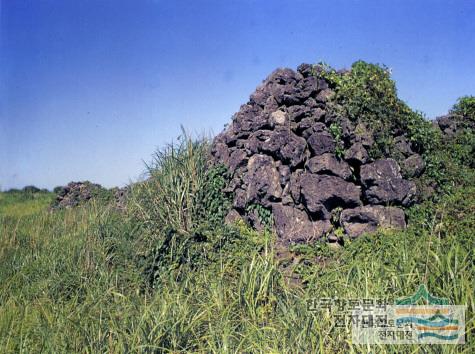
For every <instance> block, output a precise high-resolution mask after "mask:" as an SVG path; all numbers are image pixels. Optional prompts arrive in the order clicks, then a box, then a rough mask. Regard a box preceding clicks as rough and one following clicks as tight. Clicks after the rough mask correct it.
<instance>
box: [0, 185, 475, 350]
mask: <svg viewBox="0 0 475 354" xmlns="http://www.w3.org/2000/svg"><path fill="white" fill-rule="evenodd" d="M0 198H1V199H0V352H2V353H10V352H11V353H13V352H15V353H16V352H55V353H58V352H124V351H132V352H147V351H173V352H177V351H195V352H196V351H198V352H210V351H213V352H327V353H329V352H342V353H343V352H345V353H346V352H351V351H354V352H368V351H369V348H364V347H359V346H355V345H352V344H351V340H350V335H349V333H350V332H349V327H348V328H346V329H339V328H334V327H333V326H332V323H333V319H332V317H331V316H330V315H329V314H326V313H323V314H321V313H313V312H310V311H308V310H307V307H306V301H307V300H308V299H310V298H315V297H317V298H320V297H334V296H337V297H340V298H364V297H375V298H387V297H390V298H395V297H398V296H404V295H408V294H410V293H412V292H413V291H414V290H415V289H416V288H417V287H418V286H419V284H420V283H422V282H426V283H427V284H428V286H429V289H430V291H431V292H432V293H434V294H435V295H438V296H445V297H448V298H450V299H451V300H453V301H454V302H455V303H457V304H466V305H467V308H468V311H467V343H468V344H466V345H464V346H426V347H425V348H424V349H426V351H427V352H436V353H439V352H466V353H471V352H474V351H475V341H474V338H473V334H474V327H475V324H474V315H473V314H474V309H475V298H474V294H473V289H474V285H475V284H474V282H475V267H474V264H475V255H474V250H473V244H474V241H475V237H474V231H475V212H474V205H475V189H474V188H469V189H465V190H463V191H460V192H458V193H456V194H455V195H454V196H452V197H447V198H445V199H444V200H442V201H441V202H440V203H439V204H438V205H435V206H434V205H431V204H428V205H423V206H420V207H417V208H415V209H413V210H412V213H413V217H412V220H413V226H411V228H409V229H408V230H407V231H405V232H381V233H379V234H377V235H375V236H372V237H363V238H361V239H358V240H357V241H354V242H352V243H351V244H349V245H348V247H345V248H344V249H343V250H337V251H335V250H330V249H327V248H326V246H322V245H320V246H318V247H315V248H313V249H306V250H304V251H301V255H300V262H296V267H297V269H296V270H297V271H300V272H301V273H302V276H303V277H304V278H305V279H306V281H307V285H306V286H305V287H299V286H297V287H296V286H290V285H289V284H288V282H287V281H286V279H285V277H284V276H283V274H282V272H281V271H280V270H279V267H278V266H277V265H276V264H275V262H274V260H273V257H272V249H271V247H270V246H269V242H268V241H269V240H270V238H269V237H264V236H265V235H264V236H263V235H258V234H256V233H254V232H252V231H250V230H247V229H246V228H244V227H241V229H240V233H241V234H242V235H244V239H245V240H247V241H246V242H248V243H249V244H251V243H252V242H255V243H256V246H258V247H254V249H256V250H257V249H261V250H265V251H264V252H262V251H261V252H258V251H250V252H249V251H246V252H242V253H239V252H236V253H235V254H228V255H226V257H222V258H221V259H220V260H219V261H218V262H215V263H214V264H213V265H210V266H206V267H204V268H201V269H199V270H197V271H190V272H187V273H185V274H184V275H182V278H181V279H180V281H176V279H175V278H174V277H175V275H176V273H175V272H174V271H173V270H170V271H169V272H164V274H162V276H161V285H160V286H158V287H157V289H156V290H155V291H154V292H149V291H141V289H143V282H142V274H141V267H140V264H139V263H138V262H137V259H136V258H135V256H134V254H133V253H132V252H133V249H134V247H135V244H134V242H135V240H136V239H137V236H138V233H140V230H139V229H137V228H136V227H135V226H134V224H133V223H131V222H130V221H129V220H127V219H124V217H122V216H120V215H117V214H116V212H115V211H113V210H109V209H107V208H104V207H103V206H98V205H95V204H90V205H88V206H85V207H81V208H78V209H74V210H68V211H64V212H59V213H54V214H51V213H48V212H47V211H45V208H46V206H47V204H48V202H49V198H50V197H47V196H46V195H45V196H42V197H41V198H35V199H32V200H25V199H21V198H17V199H15V200H14V201H13V200H12V199H9V198H11V196H5V195H4V194H2V195H0ZM315 259H318V261H315ZM371 350H372V351H373V352H391V353H400V352H417V351H418V350H420V347H411V346H394V347H389V346H384V347H372V348H371Z"/></svg>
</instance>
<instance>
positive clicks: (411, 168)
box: [402, 154, 425, 177]
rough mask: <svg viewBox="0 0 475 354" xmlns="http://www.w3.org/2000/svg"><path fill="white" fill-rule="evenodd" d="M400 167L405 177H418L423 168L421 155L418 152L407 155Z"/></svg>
mask: <svg viewBox="0 0 475 354" xmlns="http://www.w3.org/2000/svg"><path fill="white" fill-rule="evenodd" d="M402 169H403V171H404V175H405V176H407V177H419V176H420V175H422V173H423V172H424V169H425V163H424V160H423V159H422V156H421V155H419V154H414V155H411V156H409V157H408V158H407V159H405V160H404V161H403V162H402Z"/></svg>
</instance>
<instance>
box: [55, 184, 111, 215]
mask: <svg viewBox="0 0 475 354" xmlns="http://www.w3.org/2000/svg"><path fill="white" fill-rule="evenodd" d="M101 191H106V189H105V188H103V187H102V186H101V185H100V184H95V183H91V182H89V181H84V182H70V183H68V185H66V186H64V187H62V188H61V189H60V190H59V192H58V194H57V196H56V199H55V201H54V202H53V204H52V206H51V209H53V210H55V209H69V208H73V207H76V206H78V205H81V204H84V203H86V202H88V201H89V200H91V199H93V198H94V197H96V196H97V195H98V194H99V193H100V192H101Z"/></svg>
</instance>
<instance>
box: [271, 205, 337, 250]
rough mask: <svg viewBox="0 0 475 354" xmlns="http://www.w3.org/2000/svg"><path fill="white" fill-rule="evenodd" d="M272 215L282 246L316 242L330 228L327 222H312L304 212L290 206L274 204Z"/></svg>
mask: <svg viewBox="0 0 475 354" xmlns="http://www.w3.org/2000/svg"><path fill="white" fill-rule="evenodd" d="M272 213H273V215H274V223H275V228H276V231H277V235H278V236H279V241H280V242H281V243H284V244H289V243H301V242H309V241H311V240H316V239H319V238H321V237H322V236H323V235H324V234H325V233H327V232H329V231H330V230H331V228H332V226H331V223H330V222H329V221H328V220H319V221H312V220H310V219H309V217H308V215H307V213H306V212H305V211H302V210H299V209H297V208H295V207H292V206H287V205H282V204H274V205H273V206H272Z"/></svg>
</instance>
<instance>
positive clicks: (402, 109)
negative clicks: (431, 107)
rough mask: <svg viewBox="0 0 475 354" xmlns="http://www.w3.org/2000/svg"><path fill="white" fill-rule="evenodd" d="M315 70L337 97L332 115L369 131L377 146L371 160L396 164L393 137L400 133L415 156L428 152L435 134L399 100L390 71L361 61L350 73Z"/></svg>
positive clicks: (322, 66) (324, 67)
mask: <svg viewBox="0 0 475 354" xmlns="http://www.w3.org/2000/svg"><path fill="white" fill-rule="evenodd" d="M315 68H316V69H315V71H314V72H315V73H316V75H317V76H320V77H323V78H325V79H326V80H327V82H329V84H330V87H331V88H332V89H333V90H334V91H335V93H336V94H335V96H334V98H333V101H332V102H330V103H329V104H328V108H329V110H330V111H331V113H332V114H334V115H335V116H336V117H340V118H341V117H345V118H349V119H350V120H351V121H353V122H363V123H364V124H365V125H366V126H367V127H368V128H369V129H370V130H371V133H372V134H373V136H374V138H375V142H376V144H375V146H374V147H373V149H371V150H370V155H371V156H372V157H373V158H380V157H393V158H396V159H397V160H399V159H400V155H399V154H398V153H397V149H395V140H394V137H395V136H398V135H401V134H402V133H404V134H405V135H406V136H407V138H408V139H409V141H410V142H411V144H412V148H413V150H414V151H415V152H418V153H422V152H424V151H425V150H426V149H428V148H430V146H431V144H432V141H433V140H434V136H435V134H436V132H435V130H434V129H433V127H432V125H431V124H430V122H428V121H427V120H426V119H425V118H424V116H423V115H422V114H421V113H419V112H415V111H413V110H411V109H410V108H409V107H408V106H407V105H406V104H405V103H404V102H403V101H402V100H400V99H399V98H398V96H397V90H396V84H395V82H394V81H393V80H392V79H391V71H390V69H389V68H387V67H385V66H380V65H376V64H370V63H366V62H364V61H357V62H355V63H354V64H353V65H352V66H351V70H342V71H336V70H335V69H333V68H331V67H329V66H328V65H325V64H318V65H317V66H316V67H315Z"/></svg>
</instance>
